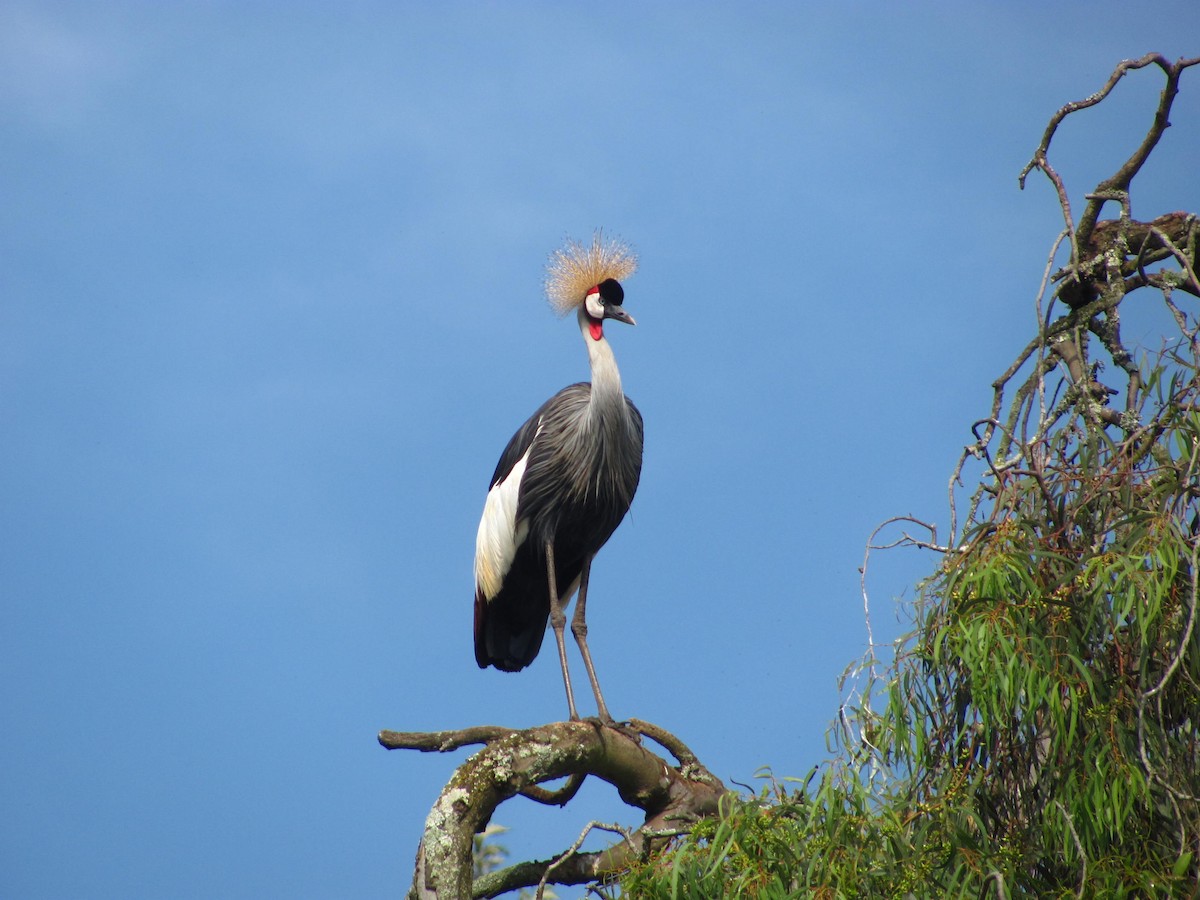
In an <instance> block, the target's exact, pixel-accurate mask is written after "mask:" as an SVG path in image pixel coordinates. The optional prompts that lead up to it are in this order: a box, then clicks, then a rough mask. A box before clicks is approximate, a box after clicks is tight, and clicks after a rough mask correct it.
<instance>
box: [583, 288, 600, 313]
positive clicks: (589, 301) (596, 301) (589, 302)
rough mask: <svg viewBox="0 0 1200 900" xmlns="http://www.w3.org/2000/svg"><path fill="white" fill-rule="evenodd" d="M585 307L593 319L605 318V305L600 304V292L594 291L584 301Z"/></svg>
mask: <svg viewBox="0 0 1200 900" xmlns="http://www.w3.org/2000/svg"><path fill="white" fill-rule="evenodd" d="M583 306H584V308H585V309H586V310H587V313H588V315H589V316H591V317H592V318H593V319H603V318H604V304H603V303H601V302H600V292H599V291H592V292H591V293H590V294H588V295H587V298H586V299H585V300H584V301H583Z"/></svg>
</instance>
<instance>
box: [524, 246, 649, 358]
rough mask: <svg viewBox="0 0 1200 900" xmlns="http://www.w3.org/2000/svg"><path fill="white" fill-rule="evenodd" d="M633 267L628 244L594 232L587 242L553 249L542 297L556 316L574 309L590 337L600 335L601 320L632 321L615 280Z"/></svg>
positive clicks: (634, 265) (631, 251) (634, 263)
mask: <svg viewBox="0 0 1200 900" xmlns="http://www.w3.org/2000/svg"><path fill="white" fill-rule="evenodd" d="M636 270H637V256H636V255H635V254H634V252H633V250H632V249H630V247H629V245H628V244H626V243H624V242H623V241H620V240H616V239H615V238H606V237H604V235H603V234H602V233H601V232H599V231H597V232H596V233H595V234H594V235H593V236H592V242H591V244H590V245H585V244H581V243H579V242H577V241H568V242H567V245H566V246H565V247H563V248H562V249H561V250H556V251H555V252H554V254H553V255H552V256H551V257H550V262H549V264H548V265H547V267H546V297H547V298H548V299H549V301H550V305H551V306H553V307H554V309H555V310H557V311H558V313H559V314H560V315H565V314H566V313H568V312H570V311H571V310H572V309H578V310H579V314H580V316H581V317H584V316H586V319H587V324H588V329H589V334H590V335H591V337H592V340H596V341H598V340H600V338H602V337H603V336H604V320H605V319H616V320H617V321H618V322H624V323H626V324H627V325H634V324H636V323H635V322H634V320H633V316H631V315H630V314H629V313H627V312H626V311H625V308H624V307H623V306H622V303H624V301H625V289H624V288H623V287H621V282H620V281H619V280H618V279H623V278H628V277H629V276H630V275H632V274H633V273H634V272H635V271H636Z"/></svg>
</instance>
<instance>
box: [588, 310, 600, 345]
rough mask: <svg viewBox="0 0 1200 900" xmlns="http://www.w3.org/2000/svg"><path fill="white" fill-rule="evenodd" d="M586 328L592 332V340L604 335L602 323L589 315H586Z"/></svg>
mask: <svg viewBox="0 0 1200 900" xmlns="http://www.w3.org/2000/svg"><path fill="white" fill-rule="evenodd" d="M588 328H589V329H590V330H591V332H592V340H593V341H598V340H600V338H602V337H604V323H603V322H601V321H600V320H599V319H593V318H592V317H591V316H588Z"/></svg>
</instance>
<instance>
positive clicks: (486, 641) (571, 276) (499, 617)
mask: <svg viewBox="0 0 1200 900" xmlns="http://www.w3.org/2000/svg"><path fill="white" fill-rule="evenodd" d="M552 259H553V261H552V264H551V266H550V267H549V278H548V280H547V288H546V292H547V297H548V298H549V299H550V301H551V304H552V305H554V306H555V307H556V308H557V309H559V310H560V311H562V312H566V311H567V310H569V309H572V308H575V309H576V311H577V320H578V323H579V329H580V334H581V336H582V337H583V341H584V345H585V346H586V347H587V353H588V361H589V363H590V364H591V370H592V380H591V383H590V384H587V383H580V384H572V385H570V386H568V387H565V388H563V389H562V390H561V391H559V392H558V393H557V394H555V395H554V396H553V397H551V398H550V399H549V400H547V401H546V402H545V403H544V404H542V406H541V407H540V408H539V409H538V410H537V412H535V413H534V414H533V415H532V416H530V417H529V419H528V420H527V421H526V422H525V424H523V425H522V426H521V427H520V428H518V429H517V432H516V434H514V435H513V436H512V439H511V440H509V442H508V446H506V447H505V448H504V452H503V453H502V454H501V456H500V462H499V464H498V465H497V466H496V471H495V472H494V473H493V475H492V481H491V486H490V489H489V490H488V495H487V500H486V501H485V502H484V507H483V516H482V518H481V519H480V522H479V531H478V534H477V535H476V539H475V660H476V662H478V663H479V665H480V667H481V668H486V667H487V666H495V667H496V668H498V669H501V670H504V671H507V672H515V671H518V670H520V669H523V668H525V667H526V666H527V665H529V664H530V663H531V662H533V660H534V658H535V657H536V656H537V654H538V651H539V650H540V649H541V646H542V639H543V637H544V636H545V633H546V625H547V622H549V624H550V627H551V629H552V630H553V631H554V638H555V643H556V645H557V649H558V658H559V664H560V665H561V667H562V675H563V684H564V686H565V687H566V691H567V706H568V710H569V712H570V716H571V718H572V719H577V718H578V711H577V710H576V707H575V697H574V693H573V691H572V689H571V676H570V671H569V668H568V665H567V653H566V646H565V642H564V637H563V635H564V631H565V629H566V624H567V621H566V614H565V612H564V610H565V607H566V604H567V603H568V602H569V601H570V599H571V596H572V595H573V594H575V592H576V591H578V600H577V601H576V604H575V612H574V615H573V617H572V619H571V633H572V634H573V635H574V637H575V641H576V643H577V644H578V646H579V651H580V655H581V656H582V657H583V663H584V667H585V668H586V669H587V674H588V680H589V681H590V683H591V687H592V692H593V694H594V695H595V698H596V706H597V710H598V712H599V716H600V719H601V720H602V721H612V718H611V716H610V715H609V712H608V708H607V706H606V705H605V703H604V697H603V696H602V695H601V692H600V683H599V681H598V680H597V678H596V671H595V667H594V665H593V664H592V657H591V652H590V651H589V649H588V645H587V621H586V608H587V603H586V601H587V592H588V591H587V589H588V576H589V573H590V572H591V565H592V558H593V557H594V556H595V555H596V553H597V551H599V549H600V548H601V547H602V546H604V544H605V542H606V541H607V540H608V539H609V537H610V536H611V535H612V533H613V531H614V530H616V527H617V526H618V525H619V524H620V523H621V520H622V519H623V518H624V517H625V513H626V512H628V511H629V505H630V504H631V503H632V502H633V495H634V493H635V492H636V491H637V486H638V480H639V479H640V477H641V472H642V416H641V413H639V412H638V410H637V407H635V406H634V405H633V403H631V402H630V401H629V400H628V399H627V398H626V397H625V395H624V393H623V392H622V390H621V376H620V373H619V372H618V371H617V363H616V360H615V358H614V357H613V352H612V348H611V347H610V346H609V343H608V341H607V340H605V337H604V323H605V322H606V321H610V320H611V321H617V322H624V323H626V324H629V325H633V324H636V323H635V322H634V320H633V317H632V316H631V315H629V313H628V312H626V311H625V309H624V307H623V305H622V304H623V301H624V297H625V291H624V288H622V287H621V284H620V282H619V281H618V280H617V279H618V278H620V277H625V276H627V275H630V274H632V273H633V271H634V270H635V269H636V266H637V262H636V258H635V257H634V256H633V253H632V251H630V250H629V248H628V247H627V246H626V245H624V244H622V243H620V242H617V241H605V240H604V239H603V237H602V236H601V235H600V234H599V233H597V234H596V235H595V237H594V238H593V241H592V243H591V245H590V246H584V245H582V244H576V243H570V244H568V245H567V247H566V248H564V249H563V250H560V251H558V252H557V253H556V254H555V255H554V257H553V258H552Z"/></svg>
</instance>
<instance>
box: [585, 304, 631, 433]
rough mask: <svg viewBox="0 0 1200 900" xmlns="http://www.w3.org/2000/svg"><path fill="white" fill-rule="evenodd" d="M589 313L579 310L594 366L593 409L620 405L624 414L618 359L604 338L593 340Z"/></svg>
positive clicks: (589, 359) (591, 404) (591, 402)
mask: <svg viewBox="0 0 1200 900" xmlns="http://www.w3.org/2000/svg"><path fill="white" fill-rule="evenodd" d="M589 321H590V319H589V316H588V314H587V311H586V310H585V309H583V307H580V309H579V330H580V331H581V332H582V334H583V342H584V343H585V344H586V345H587V352H588V361H589V362H590V363H591V364H592V399H591V401H590V406H591V407H592V408H593V409H600V410H603V409H604V408H606V407H609V406H610V405H616V404H619V408H620V410H621V411H622V412H624V410H625V401H624V398H625V395H624V394H623V393H622V392H621V373H620V372H618V371H617V359H616V357H615V356H613V352H612V347H611V346H610V345H609V343H608V341H607V340H605V339H604V338H603V337H601V338H600V340H598V341H595V340H592V335H591V329H590V328H589Z"/></svg>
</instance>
